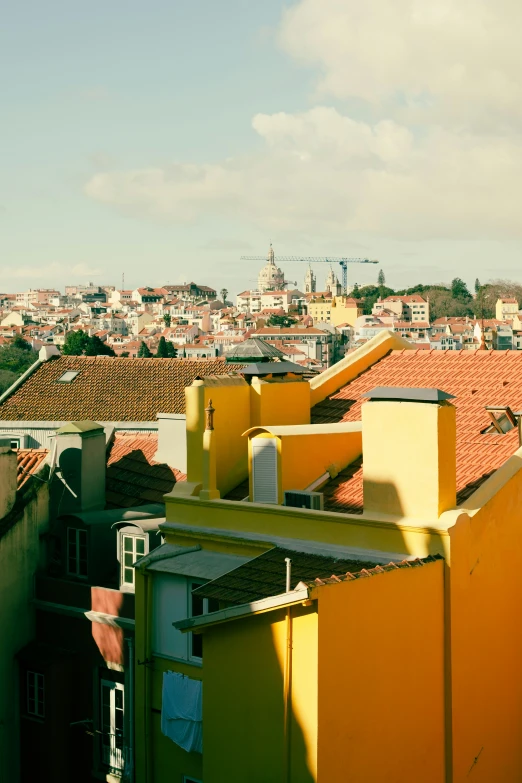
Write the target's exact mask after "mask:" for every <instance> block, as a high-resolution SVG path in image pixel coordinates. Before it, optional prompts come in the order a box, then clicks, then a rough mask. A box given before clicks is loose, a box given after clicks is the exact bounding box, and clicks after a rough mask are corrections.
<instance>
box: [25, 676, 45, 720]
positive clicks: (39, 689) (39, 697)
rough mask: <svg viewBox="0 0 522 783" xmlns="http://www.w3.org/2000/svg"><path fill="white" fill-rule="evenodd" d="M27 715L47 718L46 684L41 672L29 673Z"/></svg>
mask: <svg viewBox="0 0 522 783" xmlns="http://www.w3.org/2000/svg"><path fill="white" fill-rule="evenodd" d="M26 709H27V714H28V715H34V717H35V718H44V717H45V684H44V676H43V674H41V673H40V672H27V705H26Z"/></svg>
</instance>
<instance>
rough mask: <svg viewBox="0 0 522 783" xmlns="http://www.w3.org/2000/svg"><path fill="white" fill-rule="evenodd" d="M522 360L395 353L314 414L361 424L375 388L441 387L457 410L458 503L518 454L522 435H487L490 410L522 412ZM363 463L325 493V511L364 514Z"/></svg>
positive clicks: (512, 355)
mask: <svg viewBox="0 0 522 783" xmlns="http://www.w3.org/2000/svg"><path fill="white" fill-rule="evenodd" d="M521 372H522V354H521V353H519V352H518V351H437V350H433V351H427V350H422V351H418V350H406V351H392V352H391V353H390V354H388V355H387V356H385V357H384V358H383V359H381V360H380V361H378V362H376V363H375V364H374V365H372V366H371V367H370V368H369V369H368V370H366V371H365V372H363V373H362V374H361V375H360V376H359V377H358V378H356V379H355V380H353V381H352V382H351V383H349V384H347V385H346V386H344V387H343V388H342V389H340V390H339V391H338V392H336V393H335V394H332V395H331V396H330V397H329V398H327V399H326V400H324V401H323V402H320V403H318V404H317V405H316V406H315V407H314V408H313V409H312V421H313V422H314V423H317V424H321V423H327V422H336V421H359V420H360V419H361V405H362V403H363V399H362V394H364V392H368V391H370V389H373V388H374V387H375V386H409V387H436V388H439V389H442V390H443V391H446V392H449V393H450V394H453V395H455V398H456V399H455V400H453V401H452V402H453V404H454V405H455V407H456V409H457V493H458V495H457V500H458V502H459V503H460V502H462V501H463V500H465V499H466V498H467V497H469V496H470V495H471V494H472V492H473V491H474V489H475V488H476V486H478V482H480V481H482V480H483V479H484V478H485V477H487V476H488V475H490V474H491V473H492V472H493V471H495V470H496V469H497V468H499V467H500V466H501V465H502V464H503V463H504V462H505V461H506V459H508V458H509V457H510V456H511V455H512V454H513V453H514V452H515V451H516V450H517V448H518V432H517V429H516V428H515V429H513V430H510V431H509V432H507V433H506V434H505V435H498V434H482V431H483V430H484V429H485V428H486V427H487V426H488V425H489V424H490V422H491V419H490V418H489V415H488V413H487V411H486V410H485V407H486V405H498V406H504V405H509V406H510V407H511V409H512V410H514V411H519V410H522V388H521V386H520V383H519V378H520V374H521ZM362 472H363V468H362V466H361V464H360V463H354V464H353V465H351V466H349V467H348V468H347V469H346V470H344V471H342V472H341V473H340V474H339V476H337V478H336V479H334V480H333V481H331V482H329V483H328V484H327V485H326V486H325V488H324V493H325V508H327V509H329V510H331V511H343V512H345V513H362V510H363V508H362V506H363V491H362V489H363V488H362Z"/></svg>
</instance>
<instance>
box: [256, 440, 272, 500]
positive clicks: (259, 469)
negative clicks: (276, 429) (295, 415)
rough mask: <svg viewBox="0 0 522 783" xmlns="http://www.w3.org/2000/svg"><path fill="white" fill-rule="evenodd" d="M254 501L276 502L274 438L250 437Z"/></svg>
mask: <svg viewBox="0 0 522 783" xmlns="http://www.w3.org/2000/svg"><path fill="white" fill-rule="evenodd" d="M252 472H253V484H254V498H253V500H254V503H277V502H278V500H279V498H278V476H277V443H276V439H275V438H253V439H252Z"/></svg>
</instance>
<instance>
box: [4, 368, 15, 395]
mask: <svg viewBox="0 0 522 783" xmlns="http://www.w3.org/2000/svg"><path fill="white" fill-rule="evenodd" d="M17 378H18V375H17V374H16V373H15V372H11V371H10V370H0V394H3V393H4V392H5V391H7V389H8V388H9V387H10V386H12V385H13V383H14V382H15V381H16V379H17Z"/></svg>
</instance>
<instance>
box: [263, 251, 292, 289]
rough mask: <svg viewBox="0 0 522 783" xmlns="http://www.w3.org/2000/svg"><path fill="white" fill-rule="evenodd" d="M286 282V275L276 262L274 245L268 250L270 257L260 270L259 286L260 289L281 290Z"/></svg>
mask: <svg viewBox="0 0 522 783" xmlns="http://www.w3.org/2000/svg"><path fill="white" fill-rule="evenodd" d="M284 282H285V276H284V274H283V272H282V270H281V269H279V267H277V266H276V264H275V255H274V249H273V247H272V245H270V249H269V251H268V259H267V263H266V264H265V266H264V267H263V268H262V269H261V271H260V272H259V276H258V278H257V288H258V290H259V291H280V290H281V289H282V288H283V286H284Z"/></svg>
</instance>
